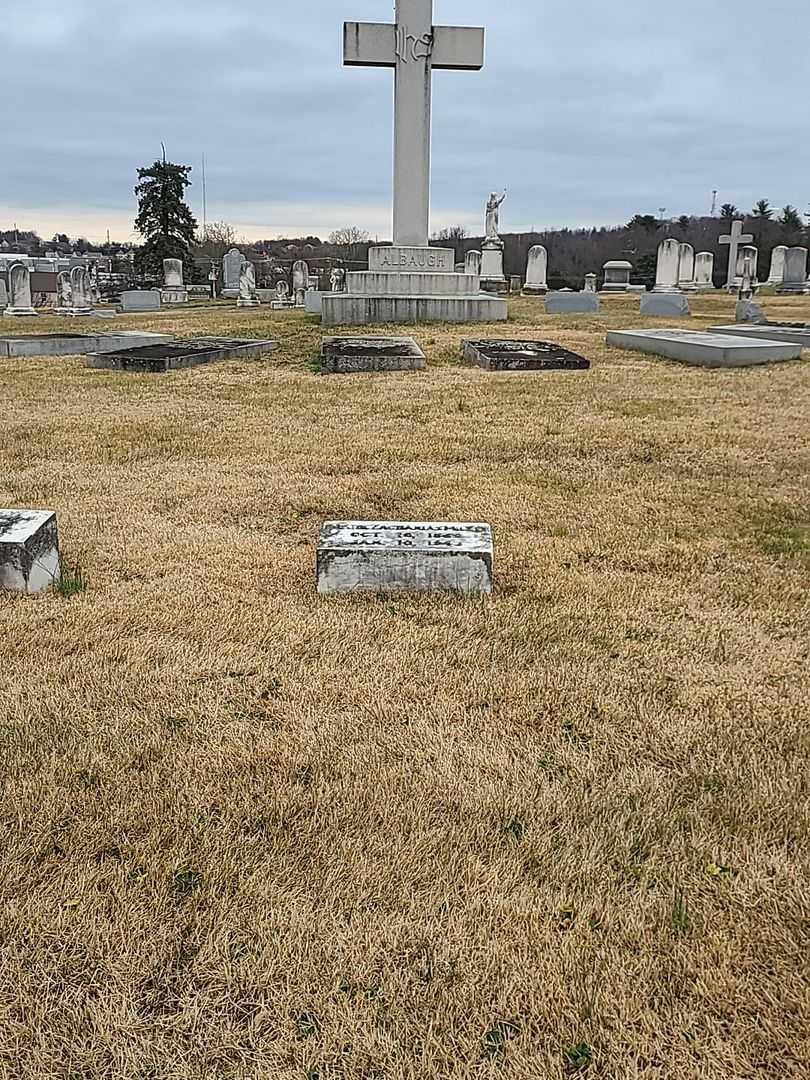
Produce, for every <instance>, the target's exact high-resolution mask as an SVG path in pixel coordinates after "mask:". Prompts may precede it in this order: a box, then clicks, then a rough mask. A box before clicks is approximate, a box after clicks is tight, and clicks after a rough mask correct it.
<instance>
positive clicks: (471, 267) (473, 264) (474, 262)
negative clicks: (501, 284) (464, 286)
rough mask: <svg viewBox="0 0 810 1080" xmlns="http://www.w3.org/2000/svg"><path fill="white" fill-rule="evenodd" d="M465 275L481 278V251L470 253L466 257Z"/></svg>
mask: <svg viewBox="0 0 810 1080" xmlns="http://www.w3.org/2000/svg"><path fill="white" fill-rule="evenodd" d="M464 273H465V274H474V275H475V277H479V278H480V276H481V252H480V251H468V252H467V254H466V255H465V256H464Z"/></svg>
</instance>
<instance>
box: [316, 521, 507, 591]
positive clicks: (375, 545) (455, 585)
mask: <svg viewBox="0 0 810 1080" xmlns="http://www.w3.org/2000/svg"><path fill="white" fill-rule="evenodd" d="M493 557H494V555H493V545H492V529H491V528H490V526H489V525H486V524H483V523H471V524H464V523H461V522H444V521H437V522H422V521H414V522H402V521H379V522H375V521H327V522H325V524H324V526H323V528H322V530H321V537H320V542H319V544H318V555H317V584H318V592H319V593H353V592H375V593H378V592H396V593H403V592H404V593H410V592H412V593H424V592H456V593H465V594H472V593H489V592H491V591H492V573H493Z"/></svg>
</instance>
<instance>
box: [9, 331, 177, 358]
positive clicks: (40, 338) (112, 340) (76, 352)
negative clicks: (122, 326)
mask: <svg viewBox="0 0 810 1080" xmlns="http://www.w3.org/2000/svg"><path fill="white" fill-rule="evenodd" d="M173 340H174V337H173V335H172V334H154V333H149V332H148V331H145V330H118V331H115V332H113V333H107V332H106V331H105V332H99V333H97V334H80V333H77V334H65V333H61V334H3V335H2V336H0V359H3V358H4V357H13V356H81V355H83V354H85V353H90V352H95V353H101V352H114V351H115V350H116V349H135V348H138V347H140V346H142V345H159V344H162V343H163V342H166V341H173Z"/></svg>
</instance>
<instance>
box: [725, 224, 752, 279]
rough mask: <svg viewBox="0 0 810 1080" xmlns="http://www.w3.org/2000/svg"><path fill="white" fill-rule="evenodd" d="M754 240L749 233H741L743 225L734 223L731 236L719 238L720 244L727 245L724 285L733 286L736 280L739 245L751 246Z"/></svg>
mask: <svg viewBox="0 0 810 1080" xmlns="http://www.w3.org/2000/svg"><path fill="white" fill-rule="evenodd" d="M753 242H754V238H753V236H751V234H750V233H743V223H742V222H741V221H735V222H734V224H733V225H732V226H731V236H721V237H720V243H721V244H728V245H729V249H728V281H727V282H726V285H733V284H734V282H735V280H736V278H737V258H738V254H739V250H740V244H753Z"/></svg>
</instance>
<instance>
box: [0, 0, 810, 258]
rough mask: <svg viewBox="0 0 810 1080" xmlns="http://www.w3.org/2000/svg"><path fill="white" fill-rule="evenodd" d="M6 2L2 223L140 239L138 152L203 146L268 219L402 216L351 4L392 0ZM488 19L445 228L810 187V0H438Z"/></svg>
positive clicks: (448, 112)
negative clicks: (396, 210) (809, 52)
mask: <svg viewBox="0 0 810 1080" xmlns="http://www.w3.org/2000/svg"><path fill="white" fill-rule="evenodd" d="M2 7H3V10H2V12H0V32H1V33H2V37H1V38H0V40H1V41H2V61H0V101H1V102H2V103H3V104H2V108H0V117H1V118H2V126H0V227H3V228H10V227H12V226H13V224H15V223H16V224H17V225H18V226H19V227H20V228H34V229H37V231H38V232H39V233H40V234H41V235H42V236H44V237H50V236H52V235H53V233H54V232H55V231H56V230H57V229H59V230H60V231H66V232H68V233H69V234H71V235H73V236H77V235H85V236H89V238H90V239H92V240H100V239H102V238H103V237H104V234H105V232H106V230H107V229H108V228H109V230H110V232H111V234H112V237H113V239H117V240H129V239H136V237H135V234H134V233H133V226H132V221H133V218H134V215H135V202H134V196H133V194H132V188H133V185H134V183H135V170H136V169H137V167H138V166H140V165H143V164H146V163H151V162H152V161H154V159H155V158H156V157H158V156H159V154H160V141H161V139H162V140H164V141H165V143H166V149H167V153H168V155H169V157H170V158H171V159H172V160H173V161H176V162H182V163H187V164H191V165H193V166H194V173H193V177H194V186H193V188H191V189H190V192H189V198H190V202H191V204H192V206H193V209H194V210H195V212H196V213H197V214H198V216H199V217H200V218H201V216H202V193H201V186H200V182H199V181H200V162H201V158H202V155H203V152H204V153H205V155H206V158H207V176H208V219H209V221H212V220H225V221H228V222H230V223H232V224H234V225H235V226H236V228H237V230H238V231H239V233H240V234H241V235H244V236H245V237H246V238H248V239H263V238H273V237H276V236H284V235H287V236H298V235H302V234H316V235H321V236H324V237H325V236H326V235H328V233H329V232H330V231H331V230H332V229H334V228H337V227H340V226H343V225H349V224H357V225H359V226H361V227H362V228H365V229H368V230H369V232H370V233H371V234H372V235H379V236H380V238H381V239H383V238H390V233H391V225H390V221H391V210H390V205H391V153H392V151H391V145H392V108H393V106H392V101H393V74H392V72H391V71H390V70H371V69H363V68H344V67H343V66H342V63H341V60H342V57H341V50H342V23H343V21H344V19H349V20H354V19H358V20H370V21H377V22H382V21H389V20H390V19H392V18H393V7H394V5H393V0H297V2H294V3H289V2H287V0H284V2H281V0H193V2H190V0H188V2H183V3H176V2H175V3H172V2H171V0H127V2H122V0H70V2H65V0H59V2H58V3H57V2H55V0H38V2H37V3H34V4H21V3H14V4H12V3H8V4H3V5H2ZM434 12H435V15H434V19H435V21H436V22H437V23H443V24H458V25H468V26H472V25H482V26H485V27H486V32H487V44H486V65H485V67H484V70H483V71H481V72H445V71H441V72H437V73H436V74H435V76H434V97H433V116H434V127H433V187H432V228H434V229H437V228H440V227H441V226H443V225H449V224H455V223H461V224H464V225H465V226H467V227H468V229H470V230H472V231H473V232H476V233H481V232H482V231H483V214H484V203H485V200H486V195H487V193H488V192H489V191H491V190H494V189H500V188H503V187H506V188H508V189H509V198H508V201H507V203H506V204H505V205H504V207H503V208H502V211H501V224H502V230H503V231H505V232H513V231H523V230H528V229H530V228H532V227H536V228H544V227H548V226H559V225H574V226H575V225H594V224H615V223H619V222H623V221H625V220H627V219H628V218H629V217H631V216H632V215H633V214H634V213H636V212H639V213H657V212H658V208H659V207H666V210H667V215H668V216H674V215H677V214H683V213H685V214H698V213H707V212H708V211H709V208H710V204H711V192H712V189H713V188H718V189H719V201H720V202H721V203H723V202H733V203H735V204H737V205H738V206H740V207H742V208H743V209H750V207H751V206H752V205H753V203H754V202H755V201H756V200H757V199H759V198H768V199H770V200H771V202H772V203H774V204H777V205H779V206H782V205H784V204H785V203H787V202H791V203H794V204H798V205H799V208H800V209H801V210H806V209H807V204H808V201H810V139H808V103H807V99H808V78H807V73H806V63H805V61H804V60H803V55H804V54H803V51H802V50H803V48H804V46H803V43H804V42H806V41H807V39H808V33H810V5H808V2H807V0H777V2H775V3H771V4H767V5H764V6H763V5H762V4H761V2H760V0H714V2H713V3H707V2H706V0H680V3H678V4H672V3H662V2H660V0H658V2H657V0H617V2H616V3H612V4H611V3H606V2H605V0H572V2H569V3H556V2H555V3H550V2H547V0H497V2H496V0H435V4H434Z"/></svg>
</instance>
